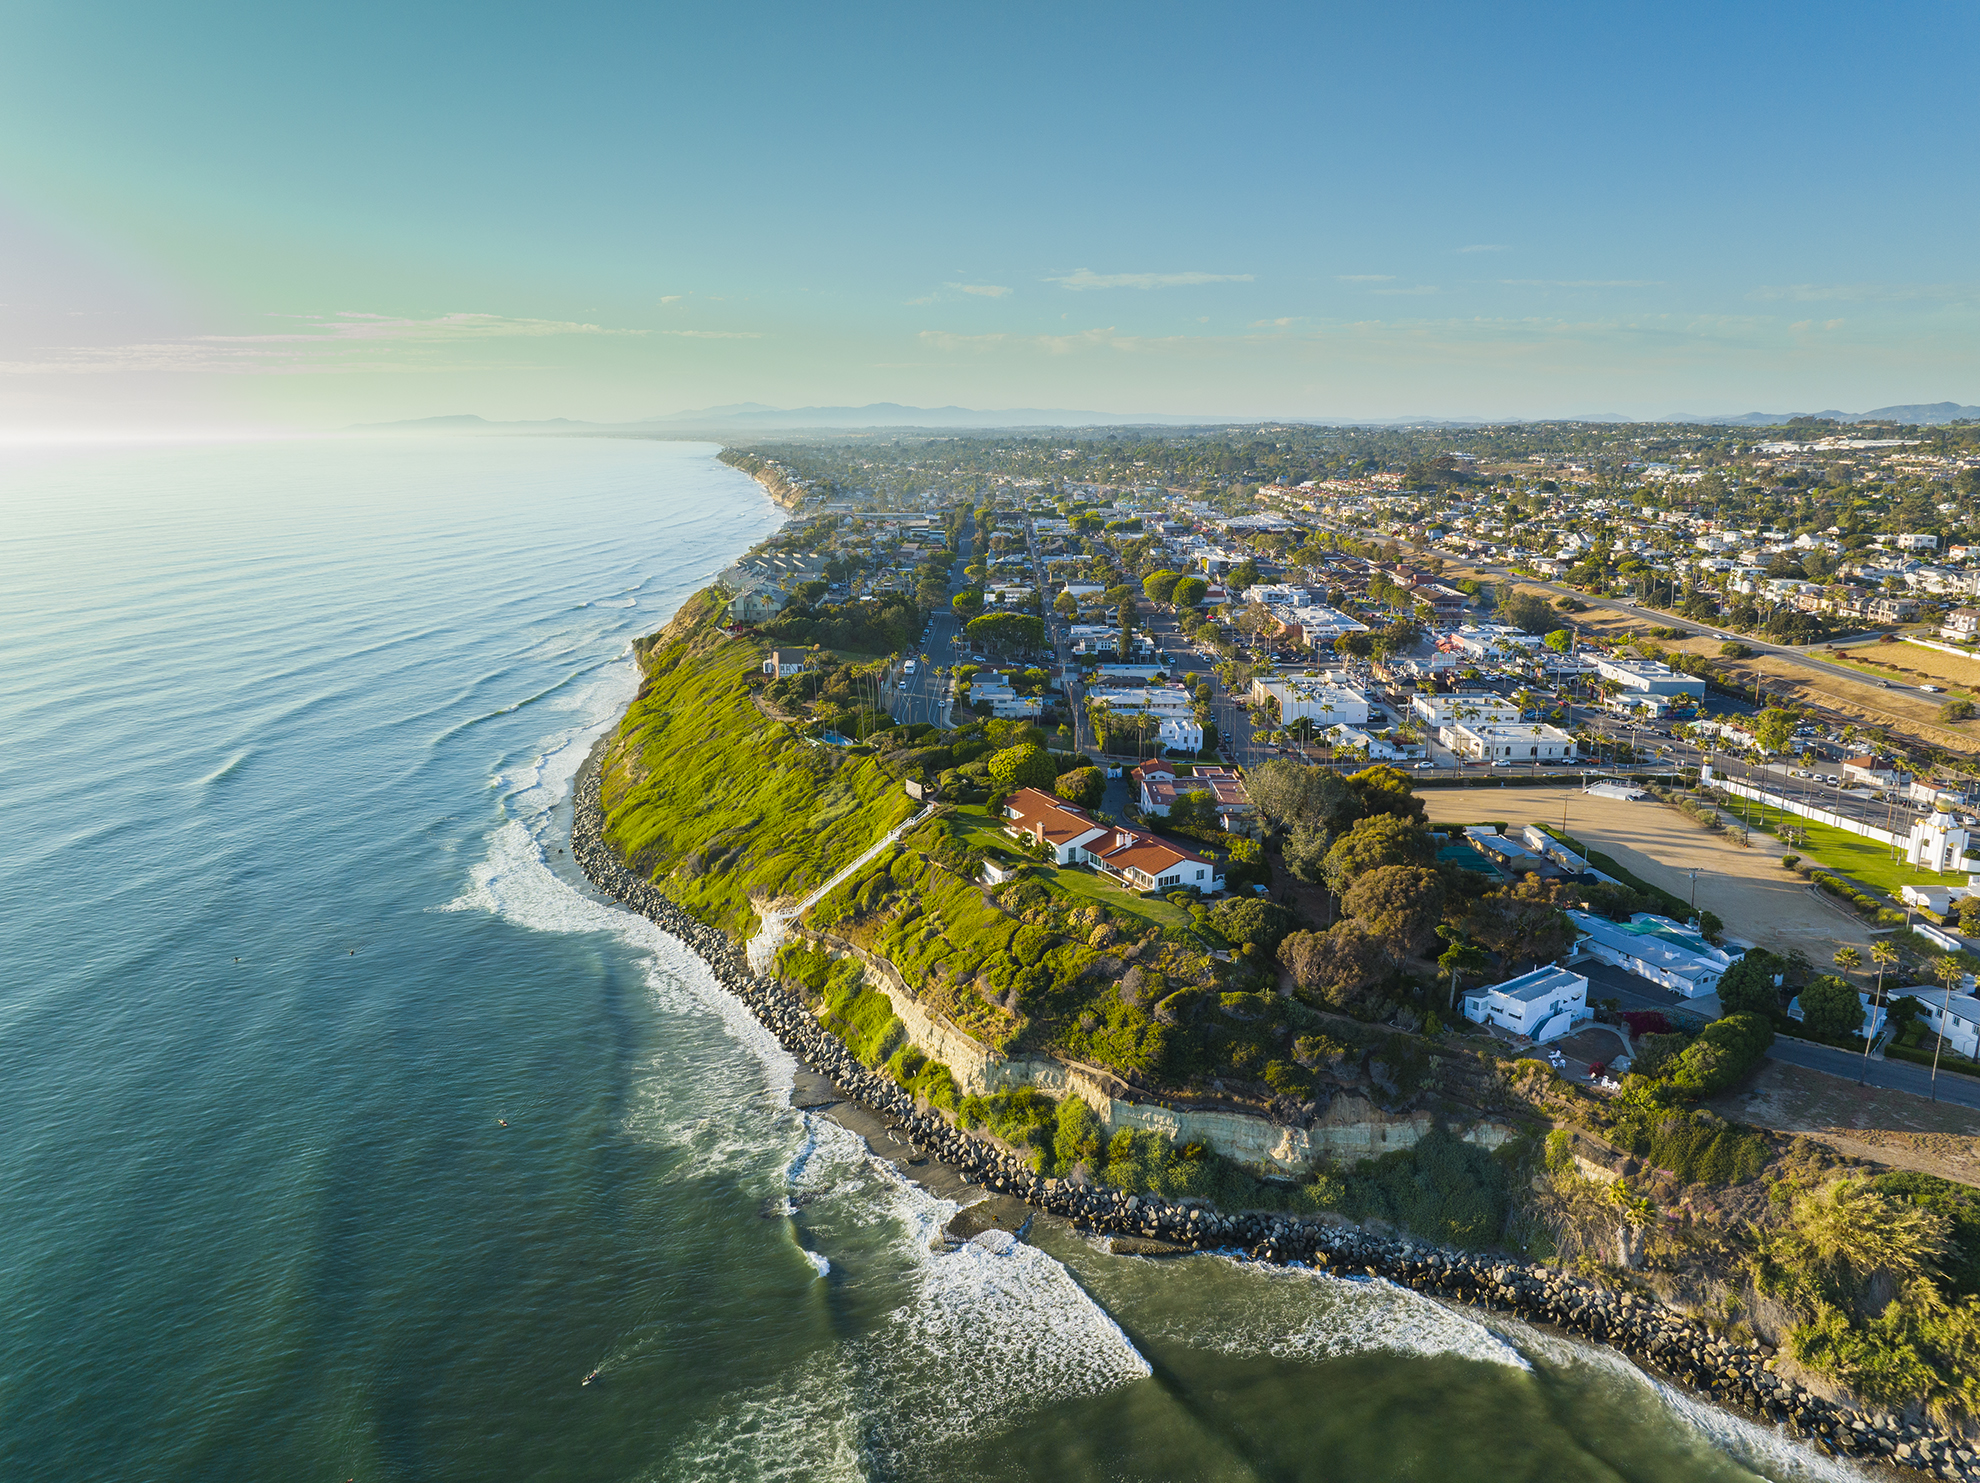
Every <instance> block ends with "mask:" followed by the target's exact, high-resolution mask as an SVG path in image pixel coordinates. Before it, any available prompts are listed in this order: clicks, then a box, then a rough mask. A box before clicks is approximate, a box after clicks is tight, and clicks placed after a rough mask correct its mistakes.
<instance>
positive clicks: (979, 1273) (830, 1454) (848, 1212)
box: [656, 1114, 1150, 1477]
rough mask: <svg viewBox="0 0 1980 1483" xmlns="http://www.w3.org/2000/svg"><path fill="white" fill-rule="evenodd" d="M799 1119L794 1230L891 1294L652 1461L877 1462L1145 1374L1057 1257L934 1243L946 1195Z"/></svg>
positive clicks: (762, 1467) (679, 1468) (994, 1236)
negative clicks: (802, 1226)
mask: <svg viewBox="0 0 1980 1483" xmlns="http://www.w3.org/2000/svg"><path fill="white" fill-rule="evenodd" d="M801 1116H803V1117H804V1118H805V1120H806V1122H807V1123H808V1124H809V1126H808V1128H807V1129H806V1132H805V1134H804V1141H805V1144H806V1152H805V1156H804V1157H803V1158H802V1159H800V1160H796V1161H794V1163H793V1165H792V1169H793V1175H794V1177H793V1189H794V1190H795V1191H796V1192H797V1193H799V1194H800V1195H803V1194H807V1193H809V1194H812V1195H814V1198H812V1199H810V1200H807V1201H806V1202H805V1204H804V1207H803V1211H802V1219H803V1220H804V1221H805V1223H806V1227H807V1233H808V1236H809V1237H811V1238H812V1239H815V1240H816V1241H817V1242H818V1243H819V1244H820V1245H821V1246H825V1247H828V1248H830V1247H831V1246H832V1245H833V1242H834V1241H835V1240H838V1241H841V1242H844V1243H847V1247H848V1249H847V1252H846V1254H845V1256H844V1257H842V1258H841V1259H840V1260H839V1261H837V1262H835V1266H836V1267H838V1268H839V1269H842V1270H846V1271H850V1272H851V1273H852V1275H851V1276H850V1277H848V1279H847V1280H848V1281H851V1282H855V1283H860V1282H865V1283H868V1284H872V1283H880V1282H891V1283H894V1284H896V1285H898V1287H899V1288H900V1291H901V1299H900V1301H899V1302H898V1303H897V1305H896V1306H895V1307H894V1308H893V1309H891V1310H890V1311H888V1312H887V1313H886V1314H885V1316H884V1317H881V1318H879V1319H878V1320H877V1321H875V1322H873V1323H870V1324H868V1325H866V1326H865V1332H864V1333H863V1334H862V1335H860V1336H859V1337H855V1338H852V1339H849V1340H847V1341H845V1342H843V1343H840V1344H836V1345H834V1346H832V1348H831V1349H830V1351H829V1353H827V1354H824V1355H822V1356H820V1357H818V1358H815V1359H814V1360H813V1361H811V1362H810V1363H809V1364H807V1365H805V1366H801V1367H799V1368H797V1369H795V1370H793V1371H792V1372H790V1373H788V1374H787V1375H785V1376H783V1377H781V1378H780V1379H779V1380H778V1381H777V1382H775V1383H773V1384H771V1385H767V1386H765V1387H763V1388H761V1389H759V1390H757V1391H754V1392H751V1393H749V1394H747V1395H742V1396H737V1397H735V1398H733V1400H732V1402H731V1403H730V1404H729V1405H728V1406H725V1408H724V1409H723V1411H722V1413H721V1415H720V1416H719V1418H717V1419H716V1421H715V1422H714V1423H713V1424H711V1425H709V1426H707V1427H705V1428H704V1430H703V1431H702V1432H701V1433H700V1434H699V1435H697V1436H695V1437H694V1438H693V1439H692V1440H691V1441H688V1442H686V1443H684V1444H683V1447H682V1452H681V1455H680V1456H678V1457H676V1458H675V1459H673V1460H671V1461H670V1463H669V1465H668V1466H667V1467H666V1468H665V1469H662V1470H660V1472H664V1473H665V1474H666V1475H669V1476H673V1475H679V1474H683V1473H685V1474H689V1475H693V1476H720V1475H728V1476H749V1477H796V1476H821V1477H824V1476H862V1477H867V1476H872V1475H873V1474H874V1473H876V1472H878V1473H880V1474H883V1475H884V1474H886V1473H888V1472H890V1471H892V1470H893V1468H892V1466H891V1464H892V1463H893V1462H895V1461H897V1460H899V1459H903V1458H907V1457H909V1456H920V1457H923V1458H924V1459H925V1455H926V1450H927V1447H928V1443H929V1438H930V1437H940V1438H943V1439H945V1440H948V1441H961V1440H966V1439H968V1438H970V1437H973V1436H979V1435H984V1434H986V1433H990V1432H994V1431H997V1430H1001V1429H1002V1428H1004V1427H1007V1426H1009V1425H1010V1424H1011V1422H1012V1421H1013V1420H1014V1419H1015V1418H1017V1417H1020V1416H1022V1415H1024V1414H1025V1413H1026V1412H1027V1411H1029V1410H1031V1409H1032V1408H1034V1407H1036V1406H1040V1405H1046V1404H1050V1403H1052V1402H1054V1401H1061V1400H1065V1399H1070V1398H1073V1397H1077V1396H1083V1395H1095V1394H1099V1393H1102V1392H1104V1391H1107V1390H1111V1389H1113V1388H1114V1387H1116V1386H1119V1385H1123V1384H1128V1383H1132V1382H1133V1381H1136V1380H1140V1379H1143V1378H1146V1377H1147V1376H1148V1375H1149V1373H1150V1368H1149V1365H1148V1363H1147V1361H1146V1360H1144V1359H1143V1358H1142V1356H1141V1354H1140V1353H1139V1352H1138V1351H1137V1350H1136V1349H1135V1347H1134V1345H1133V1343H1132V1342H1130V1341H1129V1339H1128V1337H1127V1335H1126V1334H1124V1333H1122V1331H1121V1329H1120V1327H1119V1326H1118V1325H1117V1324H1115V1322H1114V1321H1113V1320H1112V1319H1111V1318H1110V1317H1109V1316H1108V1315H1107V1314H1106V1312H1105V1311H1104V1310H1103V1309H1102V1308H1101V1307H1100V1306H1099V1305H1098V1304H1097V1303H1095V1302H1094V1301H1093V1300H1092V1298H1090V1297H1089V1296H1088V1295H1087V1294H1086V1293H1085V1291H1084V1290H1082V1289H1081V1287H1080V1286H1079V1284H1078V1283H1077V1282H1075V1281H1074V1280H1073V1278H1072V1276H1071V1274H1070V1273H1068V1272H1067V1271H1066V1269H1065V1267H1064V1266H1063V1265H1061V1264H1060V1263H1059V1262H1058V1261H1056V1260H1054V1259H1053V1258H1052V1257H1051V1256H1049V1255H1048V1254H1046V1253H1045V1252H1043V1251H1040V1250H1039V1249H1038V1248H1037V1247H1034V1246H1031V1245H1028V1244H1026V1243H1025V1242H1022V1241H1019V1240H1017V1239H1016V1238H1015V1237H1013V1236H1012V1235H1011V1234H1010V1233H1009V1232H1007V1231H988V1232H985V1233H983V1235H981V1236H979V1237H977V1238H976V1239H974V1240H972V1241H968V1242H965V1243H962V1244H961V1245H960V1246H957V1245H954V1244H953V1243H950V1242H946V1241H943V1240H941V1239H940V1232H941V1229H942V1227H943V1226H944V1225H945V1224H946V1223H947V1222H948V1220H949V1219H950V1218H951V1217H952V1216H953V1215H954V1214H955V1212H956V1210H957V1208H958V1207H957V1206H956V1205H955V1204H954V1203H953V1202H951V1201H948V1200H941V1199H937V1198H936V1197H935V1196H933V1195H931V1194H929V1193H928V1192H927V1191H925V1190H923V1189H921V1188H920V1187H919V1186H917V1185H914V1184H911V1183H909V1182H908V1181H907V1180H906V1179H904V1178H902V1177H901V1175H900V1173H899V1171H898V1170H897V1169H895V1168H894V1167H893V1166H892V1165H890V1164H887V1163H885V1162H883V1161H881V1160H879V1159H877V1158H875V1157H874V1156H873V1155H872V1153H871V1152H870V1151H869V1150H868V1149H867V1147H866V1144H865V1142H864V1141H863V1140H862V1139H860V1138H859V1136H858V1135H857V1134H855V1133H852V1132H850V1131H849V1130H847V1129H845V1128H843V1127H841V1126H839V1125H838V1124H837V1123H834V1122H831V1121H830V1120H829V1119H825V1118H822V1117H817V1116H815V1115H812V1114H801ZM876 1230H878V1231H885V1232H887V1234H888V1239H886V1240H885V1241H884V1242H883V1243H882V1244H881V1246H880V1248H879V1249H878V1250H873V1249H870V1248H869V1249H866V1250H865V1251H864V1252H860V1251H855V1250H853V1249H852V1247H853V1246H854V1245H855V1244H857V1243H860V1242H862V1241H866V1242H870V1240H871V1237H872V1234H873V1233H874V1232H875V1231H876ZM848 1263H850V1264H851V1265H850V1266H848ZM868 1268H878V1269H880V1270H878V1271H869V1270H867V1269H868ZM792 1449H795V1451H793V1450H792ZM658 1475H659V1474H658V1473H656V1476H658Z"/></svg>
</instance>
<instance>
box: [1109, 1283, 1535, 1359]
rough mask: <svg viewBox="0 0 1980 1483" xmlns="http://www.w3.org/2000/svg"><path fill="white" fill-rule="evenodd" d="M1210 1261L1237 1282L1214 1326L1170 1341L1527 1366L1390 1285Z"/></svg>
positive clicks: (1305, 1355) (1484, 1332)
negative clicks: (1383, 1353) (1442, 1357)
mask: <svg viewBox="0 0 1980 1483" xmlns="http://www.w3.org/2000/svg"><path fill="white" fill-rule="evenodd" d="M1210 1260H1211V1261H1214V1262H1216V1263H1217V1264H1219V1265H1220V1266H1224V1267H1226V1268H1229V1269H1231V1270H1232V1271H1233V1272H1234V1273H1235V1274H1236V1279H1237V1280H1236V1281H1234V1282H1231V1281H1229V1280H1228V1279H1227V1281H1226V1291H1225V1292H1224V1293H1223V1294H1222V1296H1221V1301H1220V1302H1219V1303H1218V1308H1217V1314H1218V1321H1217V1323H1216V1324H1215V1325H1213V1326H1211V1327H1210V1328H1209V1329H1208V1330H1207V1331H1205V1330H1203V1329H1199V1328H1197V1327H1195V1326H1194V1325H1193V1324H1192V1326H1191V1327H1189V1328H1188V1329H1187V1330H1179V1331H1178V1332H1176V1333H1175V1334H1173V1335H1171V1337H1175V1338H1178V1339H1182V1340H1184V1341H1186V1342H1188V1343H1191V1344H1193V1345H1196V1346H1199V1347H1209V1348H1213V1349H1216V1350H1218V1351H1219V1352H1221V1353H1225V1354H1269V1355H1272V1356H1274V1357H1275V1358H1278V1359H1296V1360H1308V1361H1312V1360H1323V1359H1332V1358H1336V1357H1338V1356H1341V1355H1347V1354H1358V1353H1362V1352H1364V1351H1366V1350H1372V1349H1383V1350H1388V1351H1390V1352H1392V1353H1397V1354H1448V1355H1455V1356H1457V1357H1458V1358H1460V1359H1470V1360H1476V1361H1478V1362H1479V1363H1481V1364H1494V1365H1504V1366H1506V1367H1508V1368H1510V1369H1516V1370H1530V1369H1531V1368H1532V1365H1531V1364H1529V1363H1528V1362H1527V1360H1526V1358H1525V1357H1524V1356H1523V1355H1521V1354H1520V1352H1519V1351H1518V1350H1517V1349H1516V1348H1514V1347H1513V1346H1512V1345H1510V1344H1508V1343H1506V1342H1505V1340H1503V1339H1501V1338H1500V1337H1499V1336H1498V1335H1497V1334H1494V1333H1493V1332H1492V1331H1491V1330H1490V1329H1488V1328H1487V1327H1485V1325H1484V1324H1482V1323H1480V1322H1478V1321H1477V1320H1476V1319H1474V1318H1472V1317H1470V1316H1468V1315H1467V1314H1464V1313H1461V1312H1458V1311H1455V1310H1453V1309H1450V1308H1447V1307H1445V1306H1444V1305H1443V1304H1441V1303H1437V1302H1433V1301H1431V1300H1430V1299H1428V1298H1426V1297H1424V1296H1422V1295H1421V1294H1420V1293H1416V1292H1412V1291H1411V1290H1410V1289H1408V1288H1406V1287H1398V1286H1397V1285H1396V1284H1394V1283H1392V1282H1387V1281H1381V1280H1377V1281H1372V1282H1350V1281H1347V1280H1345V1279H1343V1278H1339V1277H1334V1276H1331V1275H1329V1274H1328V1273H1325V1272H1320V1271H1315V1270H1312V1269H1310V1268H1306V1267H1275V1266H1267V1265H1265V1264H1263V1263H1259V1262H1245V1261H1239V1260H1237V1259H1236V1258H1234V1257H1214V1258H1211V1259H1210ZM1148 1265H1151V1266H1152V1265H1155V1264H1154V1263H1148Z"/></svg>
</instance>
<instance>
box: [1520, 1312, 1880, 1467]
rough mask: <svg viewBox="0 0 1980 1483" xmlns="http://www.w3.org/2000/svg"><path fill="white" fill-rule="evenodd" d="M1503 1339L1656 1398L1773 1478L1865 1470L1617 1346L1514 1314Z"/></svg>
mask: <svg viewBox="0 0 1980 1483" xmlns="http://www.w3.org/2000/svg"><path fill="white" fill-rule="evenodd" d="M1495 1326H1496V1327H1498V1328H1500V1329H1502V1330H1503V1331H1504V1332H1505V1335H1506V1337H1507V1339H1508V1340H1509V1341H1511V1342H1513V1343H1516V1344H1517V1345H1518V1346H1519V1347H1520V1348H1521V1349H1522V1350H1524V1351H1526V1352H1527V1353H1528V1354H1531V1355H1532V1356H1534V1358H1536V1359H1539V1360H1541V1361H1542V1362H1544V1363H1546V1364H1549V1365H1553V1366H1555V1367H1557V1368H1561V1369H1567V1368H1579V1369H1585V1370H1594V1371H1597V1372H1599V1373H1600V1374H1601V1375H1602V1377H1603V1378H1604V1379H1605V1380H1608V1381H1609V1382H1611V1383H1613V1384H1614V1385H1615V1386H1617V1387H1618V1388H1628V1389H1632V1390H1637V1391H1640V1392H1642V1393H1643V1394H1644V1395H1645V1396H1646V1397H1649V1398H1654V1399H1655V1400H1656V1401H1657V1402H1659V1403H1661V1404H1662V1405H1663V1407H1664V1408H1665V1409H1666V1410H1667V1411H1669V1412H1670V1413H1671V1414H1672V1415H1674V1416H1675V1417H1677V1418H1678V1420H1680V1421H1682V1422H1683V1423H1684V1424H1685V1425H1686V1426H1688V1427H1689V1428H1690V1429H1691V1430H1693V1431H1695V1432H1697V1433H1698V1434H1699V1435H1700V1436H1702V1437H1704V1438H1705V1439H1706V1440H1707V1441H1709V1442H1710V1443H1711V1444H1712V1445H1713V1446H1715V1447H1717V1448H1718V1449H1719V1450H1720V1451H1722V1452H1725V1453H1727V1454H1728V1455H1730V1456H1732V1457H1734V1458H1737V1459H1738V1460H1739V1461H1741V1462H1743V1463H1745V1464H1746V1465H1748V1466H1749V1467H1753V1468H1755V1469H1757V1470H1760V1471H1763V1472H1765V1473H1766V1474H1767V1476H1769V1477H1774V1478H1818V1479H1824V1480H1829V1483H1862V1480H1864V1479H1866V1478H1868V1477H1869V1476H1870V1474H1869V1473H1867V1472H1865V1471H1863V1470H1861V1469H1859V1468H1856V1467H1853V1466H1851V1465H1850V1464H1849V1463H1847V1462H1844V1461H1842V1460H1841V1459H1839V1458H1830V1457H1824V1456H1822V1455H1821V1454H1820V1453H1819V1452H1816V1451H1815V1450H1814V1449H1813V1448H1811V1447H1807V1446H1805V1445H1803V1444H1802V1443H1801V1442H1798V1441H1796V1440H1795V1439H1794V1438H1793V1437H1790V1436H1788V1435H1787V1434H1786V1433H1785V1432H1783V1431H1780V1430H1778V1429H1777V1428H1775V1427H1771V1426H1763V1425H1761V1424H1760V1423H1758V1422H1754V1421H1749V1420H1747V1419H1746V1418H1745V1417H1744V1416H1739V1415H1735V1414H1734V1413H1733V1412H1731V1411H1727V1410H1723V1409H1721V1408H1720V1407H1718V1406H1715V1405H1712V1404H1711V1403H1710V1402H1709V1401H1703V1400H1700V1399H1699V1398H1698V1397H1697V1396H1694V1395H1691V1394H1690V1393H1688V1392H1686V1391H1683V1390H1680V1389H1678V1388H1677V1387H1676V1386H1674V1385H1668V1384H1666V1383H1665V1382H1664V1381H1662V1380H1659V1379H1658V1378H1657V1377H1656V1376H1654V1375H1651V1374H1649V1373H1647V1372H1646V1371H1643V1370H1640V1369H1638V1368H1637V1367H1636V1366H1635V1365H1633V1364H1631V1363H1630V1362H1629V1360H1628V1359H1626V1358H1625V1357H1624V1356H1622V1355H1620V1354H1618V1353H1616V1351H1615V1350H1613V1349H1609V1348H1606V1347H1605V1346H1603V1345H1599V1344H1584V1343H1579V1342H1577V1341H1575V1340H1573V1339H1569V1338H1566V1337H1564V1336H1562V1335H1560V1334H1554V1333H1549V1332H1547V1331H1545V1330H1543V1329H1537V1328H1533V1327H1531V1326H1529V1325H1527V1324H1524V1323H1521V1322H1519V1321H1518V1320H1517V1319H1505V1320H1503V1321H1496V1322H1495Z"/></svg>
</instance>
